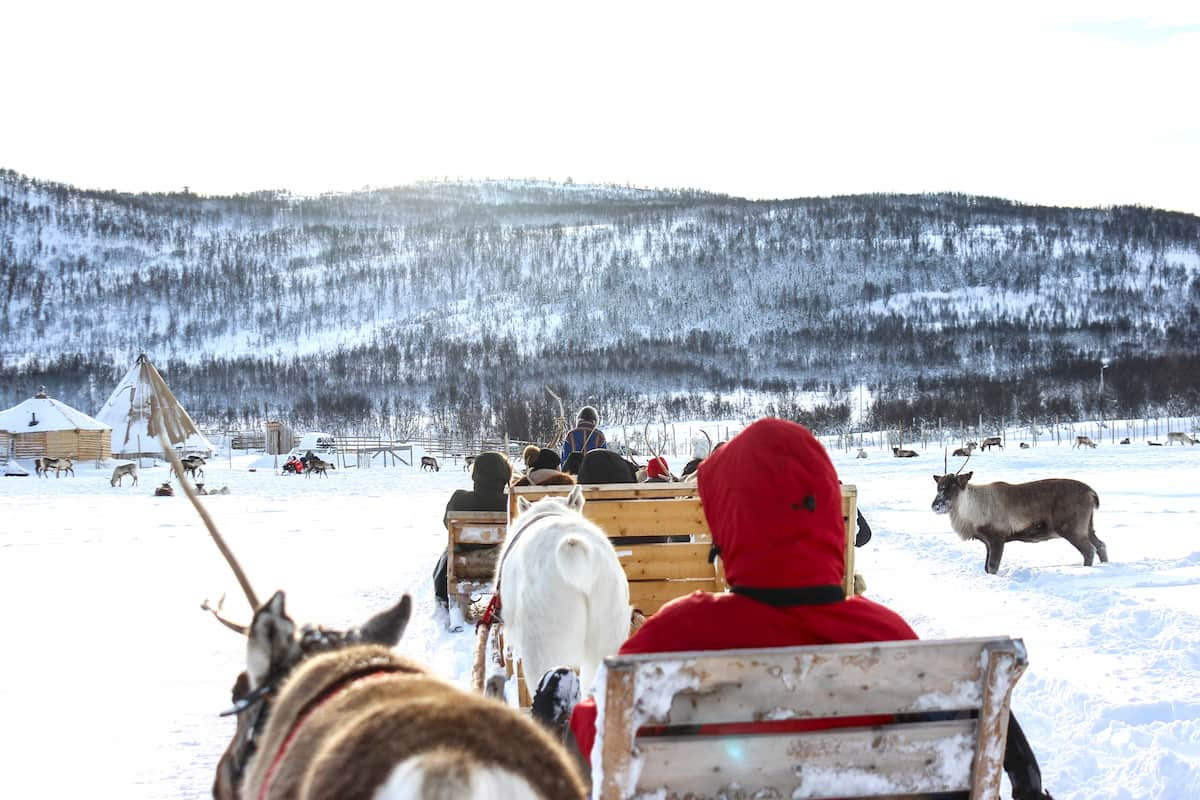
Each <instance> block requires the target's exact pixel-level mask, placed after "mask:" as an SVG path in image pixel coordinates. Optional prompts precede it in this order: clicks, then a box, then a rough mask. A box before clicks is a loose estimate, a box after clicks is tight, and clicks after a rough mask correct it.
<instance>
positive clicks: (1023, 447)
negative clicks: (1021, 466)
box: [1017, 442, 1029, 450]
mask: <svg viewBox="0 0 1200 800" xmlns="http://www.w3.org/2000/svg"><path fill="white" fill-rule="evenodd" d="M1017 447H1019V448H1021V449H1022V450H1028V449H1029V442H1021V443H1020V444H1019V445H1017Z"/></svg>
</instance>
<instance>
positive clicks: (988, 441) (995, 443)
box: [980, 436, 1004, 450]
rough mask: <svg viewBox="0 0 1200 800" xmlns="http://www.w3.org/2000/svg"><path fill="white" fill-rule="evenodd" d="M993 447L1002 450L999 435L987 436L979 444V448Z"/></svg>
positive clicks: (1001, 441)
mask: <svg viewBox="0 0 1200 800" xmlns="http://www.w3.org/2000/svg"><path fill="white" fill-rule="evenodd" d="M993 447H999V448H1000V449H1001V450H1003V449H1004V441H1003V440H1002V439H1001V438H1000V437H999V436H988V437H987V438H985V439H984V440H983V444H982V445H981V447H980V449H982V450H990V449H991V448H993Z"/></svg>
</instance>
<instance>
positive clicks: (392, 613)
mask: <svg viewBox="0 0 1200 800" xmlns="http://www.w3.org/2000/svg"><path fill="white" fill-rule="evenodd" d="M411 617H412V598H411V597H409V596H408V595H404V596H403V597H401V598H400V602H399V603H396V605H394V606H392V607H391V608H389V609H388V610H387V611H384V612H382V613H380V614H376V615H375V616H373V617H371V619H369V620H367V624H365V625H363V626H362V628H361V633H362V638H363V641H367V642H375V643H376V644H382V645H387V646H388V647H395V646H396V642H398V641H400V637H401V636H403V635H404V629H405V628H407V627H408V620H409V618H411Z"/></svg>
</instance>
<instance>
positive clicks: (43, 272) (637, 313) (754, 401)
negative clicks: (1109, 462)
mask: <svg viewBox="0 0 1200 800" xmlns="http://www.w3.org/2000/svg"><path fill="white" fill-rule="evenodd" d="M0 292H2V294H0V299H2V302H3V305H2V306H0V309H2V311H0V342H2V345H0V402H2V403H5V404H9V405H11V404H14V403H16V402H19V401H20V400H21V399H24V398H25V397H28V396H31V395H32V393H33V392H34V391H36V389H37V387H38V386H39V385H46V386H47V387H48V389H49V391H50V393H51V394H52V395H53V396H56V397H59V398H61V399H63V400H64V401H66V402H68V403H72V404H74V405H77V406H79V407H81V408H83V409H85V410H95V409H96V408H98V406H99V404H100V403H101V402H102V401H103V399H104V397H105V396H106V395H107V393H108V391H109V390H110V388H111V386H110V384H111V382H112V381H115V380H116V379H117V377H119V375H120V374H122V373H123V372H124V371H125V370H126V369H128V366H129V364H130V363H132V360H133V358H134V357H136V355H137V354H138V353H141V352H145V353H147V354H148V355H149V356H150V357H151V358H152V359H154V361H155V363H156V364H157V365H158V366H159V368H160V369H161V370H162V371H163V372H164V374H165V376H166V378H167V380H168V382H169V383H170V384H171V386H172V387H173V389H174V390H175V392H176V393H177V394H178V395H179V397H180V399H181V400H182V401H183V402H184V404H185V405H186V406H187V407H188V408H189V409H190V410H191V411H192V413H193V415H194V416H196V417H197V418H198V419H200V420H202V421H203V422H206V423H208V424H213V425H215V424H218V423H222V424H226V425H228V424H233V423H236V422H239V421H245V422H252V421H258V420H261V419H263V418H265V417H273V418H282V419H288V420H292V421H294V422H296V423H297V424H300V425H308V426H323V427H331V426H334V425H336V424H338V423H339V422H341V421H345V420H354V421H362V420H380V421H382V420H386V419H388V418H390V417H393V416H396V415H402V416H409V417H411V416H415V415H421V416H423V417H425V418H433V419H440V420H443V421H444V423H445V424H446V425H449V426H451V427H454V428H456V429H458V432H460V433H463V434H465V435H468V436H474V435H496V436H503V435H508V436H510V437H511V438H515V439H536V438H539V433H541V432H542V431H543V430H544V429H545V428H546V427H547V426H548V425H549V418H550V409H548V408H546V401H545V394H544V392H543V389H542V387H543V385H545V384H549V385H550V386H552V387H555V388H556V389H557V390H558V391H559V393H560V394H561V395H563V396H564V398H566V399H567V400H568V402H569V403H575V401H583V400H589V399H602V400H603V404H604V406H605V410H604V413H605V414H606V416H607V417H608V418H609V419H610V420H613V421H616V422H622V421H625V420H628V421H635V420H642V419H645V418H646V415H647V413H649V412H648V409H649V410H650V411H651V412H653V413H655V415H656V416H666V417H670V418H679V417H688V416H690V417H709V418H712V417H738V416H741V417H753V416H755V415H757V414H760V413H762V412H763V411H764V410H770V411H772V412H774V413H777V414H779V415H781V416H789V417H792V418H795V419H801V420H802V421H805V422H806V423H808V424H810V425H812V426H813V427H814V428H817V429H819V430H830V431H832V430H840V429H844V428H845V427H847V426H848V425H849V424H850V420H851V418H852V417H853V418H854V419H855V421H856V422H857V421H859V420H861V421H862V422H864V423H868V424H870V426H871V427H875V428H883V427H889V426H896V425H901V424H903V425H912V424H914V423H917V422H919V421H922V420H928V421H932V420H934V419H942V420H944V421H945V422H947V423H948V424H951V425H957V424H961V423H964V422H972V421H975V420H977V419H978V417H979V415H981V414H982V415H985V416H988V417H1005V418H1007V419H1009V420H1019V419H1035V418H1047V417H1050V416H1055V415H1057V416H1060V417H1062V418H1067V419H1070V418H1075V417H1078V416H1080V415H1091V416H1106V415H1108V416H1112V415H1118V414H1121V415H1125V416H1131V417H1138V416H1143V415H1145V414H1148V413H1156V412H1163V413H1174V414H1182V413H1194V411H1195V409H1196V408H1200V377H1198V376H1200V369H1197V367H1200V356H1197V354H1196V351H1195V348H1194V344H1193V343H1194V342H1195V341H1197V340H1198V339H1200V218H1197V217H1195V216H1192V215H1188V214H1181V213H1173V212H1163V211H1156V210H1153V209H1148V208H1139V207H1121V208H1105V209H1068V208H1048V207H1037V206H1027V205H1020V204H1017V203H1014V202H1010V201H1006V200H1001V199H995V198H987V197H973V196H965V195H860V196H849V197H833V198H818V199H795V200H782V201H756V202H751V201H747V200H742V199H738V198H733V197H727V196H723V195H714V194H707V193H702V192H697V191H688V190H672V191H664V190H647V189H634V188H627V187H617V186H582V185H574V184H554V183H547V182H537V181H526V182H520V181H503V182H488V181H479V182H439V183H422V184H417V185H412V186H405V187H396V188H389V189H365V190H363V191H360V192H356V193H351V194H339V195H326V196H319V197H299V196H294V195H291V194H289V193H287V192H284V191H269V192H258V193H253V194H248V195H240V196H235V197H200V196H196V195H194V194H191V193H189V192H186V191H181V192H179V193H175V194H154V195H150V194H126V193H117V192H108V191H93V190H82V189H77V188H74V187H71V186H65V185H61V184H53V183H47V182H42V181H38V180H36V179H33V178H29V177H25V176H22V175H19V174H17V173H14V172H11V171H0ZM1104 360H1106V361H1107V362H1108V363H1110V367H1109V369H1108V371H1107V374H1106V378H1107V381H1106V383H1105V386H1106V391H1105V393H1104V394H1103V395H1101V394H1100V393H1099V392H1098V391H1097V389H1096V376H1097V372H1098V369H1099V366H1100V364H1101V363H1102V361H1104ZM860 387H863V388H865V389H866V390H867V392H868V396H869V397H870V400H871V402H870V404H869V408H862V409H860V408H859V406H860V405H862V404H861V402H860V399H861V397H862V392H861V389H860ZM814 398H815V399H814ZM768 404H769V408H768Z"/></svg>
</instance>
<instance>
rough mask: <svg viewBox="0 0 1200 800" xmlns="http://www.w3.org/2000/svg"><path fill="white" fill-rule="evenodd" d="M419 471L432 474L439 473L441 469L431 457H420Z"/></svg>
mask: <svg viewBox="0 0 1200 800" xmlns="http://www.w3.org/2000/svg"><path fill="white" fill-rule="evenodd" d="M421 469H422V470H432V471H433V472H441V471H442V467H441V465H439V464H438V460H437V459H436V458H434V457H433V456H421Z"/></svg>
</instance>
